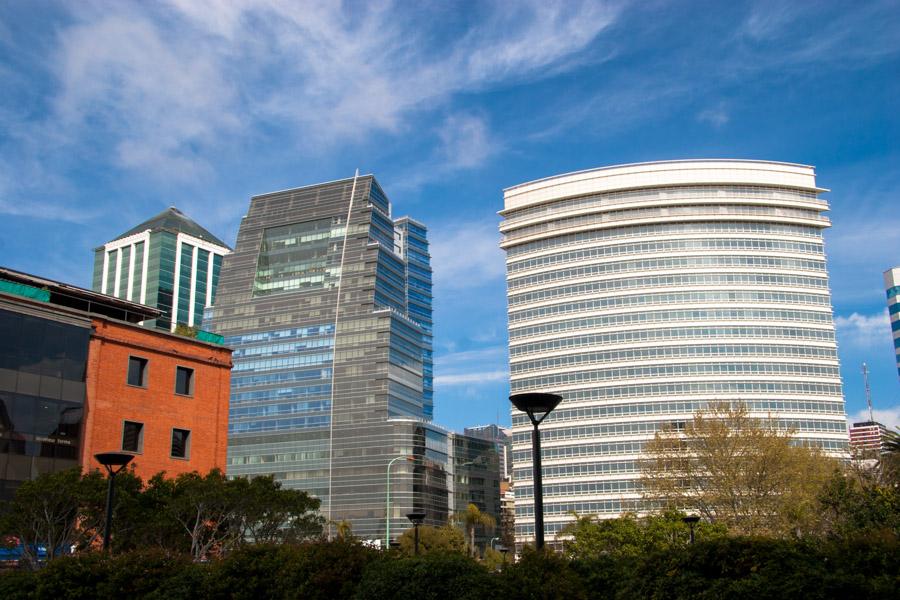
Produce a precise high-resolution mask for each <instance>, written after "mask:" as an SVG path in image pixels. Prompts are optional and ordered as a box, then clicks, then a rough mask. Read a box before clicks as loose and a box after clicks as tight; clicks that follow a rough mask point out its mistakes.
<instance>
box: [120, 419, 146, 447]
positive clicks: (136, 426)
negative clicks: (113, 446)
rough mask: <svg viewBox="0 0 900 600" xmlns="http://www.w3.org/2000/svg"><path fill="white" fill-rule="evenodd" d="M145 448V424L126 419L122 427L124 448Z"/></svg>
mask: <svg viewBox="0 0 900 600" xmlns="http://www.w3.org/2000/svg"><path fill="white" fill-rule="evenodd" d="M143 449H144V424H143V423H135V422H134V421H125V427H124V428H123V429H122V450H124V451H125V452H141V451H142V450H143Z"/></svg>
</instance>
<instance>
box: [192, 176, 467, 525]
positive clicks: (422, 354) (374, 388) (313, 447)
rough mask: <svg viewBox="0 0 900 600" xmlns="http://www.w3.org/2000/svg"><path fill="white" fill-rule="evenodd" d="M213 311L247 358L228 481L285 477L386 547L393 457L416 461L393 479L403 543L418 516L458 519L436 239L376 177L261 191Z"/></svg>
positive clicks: (241, 361)
mask: <svg viewBox="0 0 900 600" xmlns="http://www.w3.org/2000/svg"><path fill="white" fill-rule="evenodd" d="M209 316H210V320H209V321H208V324H207V325H206V328H208V329H210V330H211V331H214V332H216V333H219V334H221V335H223V336H225V344H226V345H228V346H231V347H232V348H234V353H233V360H234V369H233V371H232V379H231V385H232V393H231V408H230V423H229V448H228V473H229V475H248V476H252V475H256V474H273V475H274V476H275V478H276V479H277V480H279V481H281V482H282V484H283V485H284V486H285V487H289V488H297V489H303V490H306V491H308V492H310V493H311V494H313V495H315V496H316V497H318V498H319V499H320V500H321V501H322V514H323V515H324V516H325V517H327V518H328V519H330V520H332V521H335V522H337V521H344V520H346V521H349V522H350V523H351V524H352V527H353V532H354V534H355V535H358V536H360V537H364V538H369V539H382V538H383V537H384V533H385V529H386V520H385V518H386V511H387V502H386V500H387V498H386V485H387V477H388V472H387V467H388V463H389V462H390V460H392V459H393V458H396V457H402V456H409V457H412V459H411V460H409V461H406V460H401V461H398V462H396V463H395V464H394V466H393V468H392V469H391V471H390V477H391V490H392V491H391V493H392V497H393V501H392V502H391V508H390V513H391V524H390V528H391V531H392V536H391V537H394V536H395V535H396V534H399V533H401V532H402V531H403V530H404V529H405V528H406V527H408V524H409V522H408V520H407V519H406V516H405V515H406V514H407V513H408V512H410V511H411V510H412V509H413V508H416V509H424V510H426V511H427V512H428V517H427V519H426V521H427V522H430V523H443V522H446V519H447V512H448V510H449V508H448V501H447V497H446V490H447V483H446V481H445V480H444V478H445V477H446V473H445V472H444V465H443V464H442V461H443V462H446V458H442V457H441V456H440V453H437V454H435V453H434V452H433V449H432V448H430V446H429V444H430V442H429V440H430V439H431V437H434V435H433V434H432V436H431V437H429V434H428V433H427V431H428V430H429V427H428V421H429V420H430V419H431V416H432V412H433V411H432V404H433V399H432V355H431V344H432V320H431V267H430V258H429V254H428V239H427V230H426V228H425V226H423V225H422V224H421V223H418V222H416V221H414V220H412V219H409V218H402V219H397V220H395V219H393V218H392V215H391V205H390V202H389V201H388V199H387V196H386V195H385V193H384V191H382V189H381V187H380V186H379V185H378V182H377V181H376V180H375V178H374V177H373V176H371V175H366V176H358V177H353V178H351V179H345V180H340V181H334V182H330V183H324V184H320V185H313V186H308V187H302V188H297V189H291V190H285V191H280V192H274V193H271V194H264V195H260V196H255V197H253V198H252V199H251V202H250V208H249V210H248V211H247V215H246V216H245V217H244V218H243V220H242V222H241V226H240V230H239V232H238V237H237V244H236V248H235V251H234V253H233V254H230V255H229V256H227V257H226V259H225V263H224V266H223V268H222V274H221V279H220V283H219V289H218V292H217V299H216V303H215V306H214V308H213V309H212V311H210V314H209ZM437 437H440V436H437ZM435 443H437V442H435ZM444 445H445V446H446V442H444ZM443 456H444V457H446V453H444V455H443ZM435 488H441V489H443V490H444V492H443V494H444V496H443V500H440V499H435V496H434V494H431V495H429V493H430V492H429V493H426V490H432V491H433V490H434V489H435ZM438 495H439V494H438Z"/></svg>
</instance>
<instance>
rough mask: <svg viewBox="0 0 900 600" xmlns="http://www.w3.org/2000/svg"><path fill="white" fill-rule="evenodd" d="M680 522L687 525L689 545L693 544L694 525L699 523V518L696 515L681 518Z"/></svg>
mask: <svg viewBox="0 0 900 600" xmlns="http://www.w3.org/2000/svg"><path fill="white" fill-rule="evenodd" d="M681 520H682V521H684V522H685V523H687V524H688V526H689V527H690V528H691V543H692V544H693V543H694V525H695V524H696V523H698V522H699V521H700V517H698V516H697V515H688V516H686V517H682V518H681Z"/></svg>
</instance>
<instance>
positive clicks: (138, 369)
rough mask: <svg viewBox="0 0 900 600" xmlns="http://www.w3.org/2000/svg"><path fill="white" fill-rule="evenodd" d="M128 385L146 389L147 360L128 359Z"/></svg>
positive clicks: (133, 357)
mask: <svg viewBox="0 0 900 600" xmlns="http://www.w3.org/2000/svg"><path fill="white" fill-rule="evenodd" d="M128 385H136V386H140V387H147V359H146V358H139V357H137V356H129V357H128Z"/></svg>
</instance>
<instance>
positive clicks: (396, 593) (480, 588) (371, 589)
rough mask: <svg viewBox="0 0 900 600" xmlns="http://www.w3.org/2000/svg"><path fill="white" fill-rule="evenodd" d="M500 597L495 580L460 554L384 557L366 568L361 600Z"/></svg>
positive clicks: (358, 594) (360, 589)
mask: <svg viewBox="0 0 900 600" xmlns="http://www.w3.org/2000/svg"><path fill="white" fill-rule="evenodd" d="M489 597H502V596H498V595H497V589H496V585H495V580H494V578H493V577H491V575H490V573H488V571H487V569H485V568H484V567H482V566H481V565H479V564H478V563H477V562H475V561H474V560H473V559H471V558H468V557H466V556H462V555H460V554H456V553H444V554H441V553H431V554H427V555H424V556H421V557H418V558H383V559H381V560H378V561H376V562H373V563H371V564H370V565H369V566H368V568H366V570H365V573H364V575H363V579H362V582H361V583H360V585H359V589H358V591H357V594H356V598H357V599H358V600H383V599H384V600H388V599H391V598H396V599H397V600H409V599H410V598H412V599H415V600H445V599H447V598H452V599H453V600H480V599H481V598H489Z"/></svg>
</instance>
